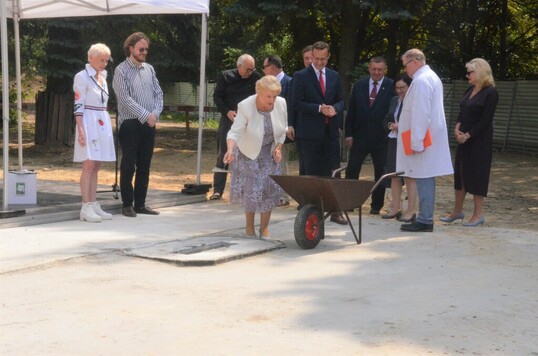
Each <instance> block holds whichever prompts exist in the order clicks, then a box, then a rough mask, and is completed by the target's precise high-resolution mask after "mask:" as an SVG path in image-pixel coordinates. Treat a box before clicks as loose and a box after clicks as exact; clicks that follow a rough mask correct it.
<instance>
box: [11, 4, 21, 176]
mask: <svg viewBox="0 0 538 356" xmlns="http://www.w3.org/2000/svg"><path fill="white" fill-rule="evenodd" d="M13 12H14V14H13V27H14V29H15V72H16V75H17V125H18V126H17V127H18V130H17V131H18V143H19V171H22V163H23V162H22V85H21V44H20V36H19V2H18V1H13Z"/></svg>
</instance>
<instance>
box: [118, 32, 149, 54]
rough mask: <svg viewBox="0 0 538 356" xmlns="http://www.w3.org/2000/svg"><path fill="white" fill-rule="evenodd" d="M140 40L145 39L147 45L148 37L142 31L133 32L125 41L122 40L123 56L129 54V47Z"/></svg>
mask: <svg viewBox="0 0 538 356" xmlns="http://www.w3.org/2000/svg"><path fill="white" fill-rule="evenodd" d="M140 40H146V42H147V43H148V45H149V38H148V37H147V36H146V35H145V34H144V33H142V32H135V33H133V34H132V35H130V36H129V37H127V39H126V40H125V42H123V51H124V52H125V56H127V57H130V56H131V50H130V49H129V48H130V47H134V46H135V44H136V43H137V42H138V41H140Z"/></svg>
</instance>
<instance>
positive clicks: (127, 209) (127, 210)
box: [121, 206, 136, 218]
mask: <svg viewBox="0 0 538 356" xmlns="http://www.w3.org/2000/svg"><path fill="white" fill-rule="evenodd" d="M121 213H122V214H123V215H124V216H127V217H128V218H136V212H135V211H134V209H133V207H132V206H124V207H123V208H122V209H121Z"/></svg>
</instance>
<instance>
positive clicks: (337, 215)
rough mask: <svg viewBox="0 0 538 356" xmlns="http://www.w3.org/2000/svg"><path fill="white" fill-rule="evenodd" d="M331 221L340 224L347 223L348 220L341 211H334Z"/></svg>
mask: <svg viewBox="0 0 538 356" xmlns="http://www.w3.org/2000/svg"><path fill="white" fill-rule="evenodd" d="M331 221H332V222H334V223H337V224H340V225H347V220H346V218H344V217H343V216H342V214H341V213H332V214H331Z"/></svg>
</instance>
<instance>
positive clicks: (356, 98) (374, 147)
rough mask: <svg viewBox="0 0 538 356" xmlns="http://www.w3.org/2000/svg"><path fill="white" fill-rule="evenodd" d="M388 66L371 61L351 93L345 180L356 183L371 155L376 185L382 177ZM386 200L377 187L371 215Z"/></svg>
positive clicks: (379, 60)
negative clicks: (366, 159)
mask: <svg viewBox="0 0 538 356" xmlns="http://www.w3.org/2000/svg"><path fill="white" fill-rule="evenodd" d="M386 69H387V63H386V61H385V59H384V58H383V57H374V58H372V59H371V60H370V63H369V65H368V72H369V73H370V76H369V77H368V78H364V79H360V80H358V81H357V82H356V83H355V84H354V85H353V89H352V90H351V97H350V98H349V108H348V111H347V117H346V123H345V141H346V146H347V147H348V148H349V149H350V155H349V162H348V165H347V168H346V178H348V179H357V178H359V174H360V171H361V166H362V163H363V161H364V159H365V158H366V156H368V155H370V156H371V157H372V161H373V163H374V175H375V180H376V181H377V180H378V179H379V178H381V176H382V175H383V174H384V170H385V164H386V160H387V134H386V132H385V128H384V127H383V119H384V118H385V116H386V115H387V112H388V110H389V106H390V100H391V99H392V97H393V96H394V82H393V81H392V79H389V78H385V71H386ZM384 200H385V186H384V185H383V184H380V185H379V186H378V187H377V188H376V190H375V191H374V192H373V193H372V203H371V205H370V214H374V215H377V214H379V212H380V210H381V208H383V203H384Z"/></svg>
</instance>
